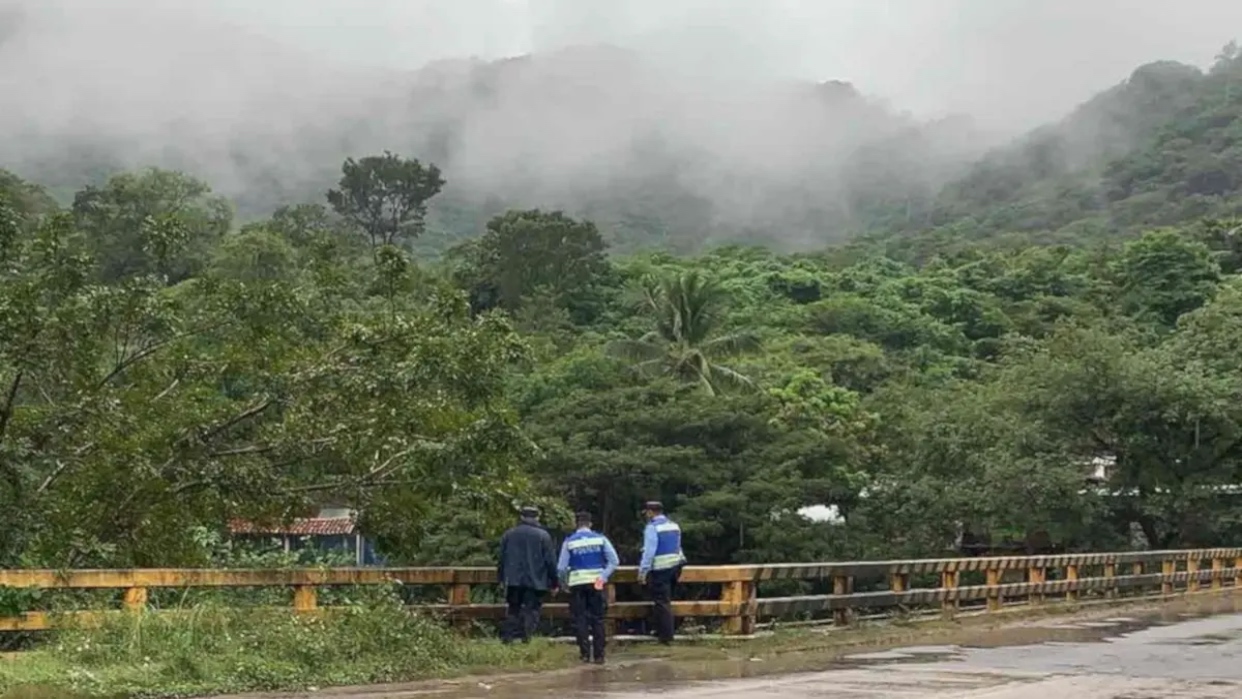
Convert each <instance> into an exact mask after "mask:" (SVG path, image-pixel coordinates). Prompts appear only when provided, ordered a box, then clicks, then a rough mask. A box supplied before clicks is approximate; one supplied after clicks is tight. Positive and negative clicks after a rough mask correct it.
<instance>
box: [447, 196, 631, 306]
mask: <svg viewBox="0 0 1242 699" xmlns="http://www.w3.org/2000/svg"><path fill="white" fill-rule="evenodd" d="M607 248H608V246H607V244H606V243H605V242H604V239H603V237H601V236H600V234H599V229H597V228H596V227H595V224H594V223H592V222H590V221H582V220H577V219H574V218H572V217H569V216H566V215H565V214H564V213H562V212H560V211H552V212H543V211H540V210H538V209H534V210H530V211H510V212H508V213H506V214H504V215H502V216H497V217H495V218H493V219H492V220H491V221H489V222H488V224H487V232H485V233H484V234H483V236H482V237H481V238H479V239H478V240H474V241H470V242H468V243H464V244H462V245H460V246H458V247H456V248H455V249H454V250H452V251H450V255H452V256H453V257H455V258H457V260H458V261H459V264H458V269H457V276H458V277H459V283H461V284H462V285H463V286H465V287H466V288H467V289H468V290H469V291H470V294H471V299H472V302H473V304H474V306H475V307H476V308H478V309H486V308H491V307H494V306H499V307H501V308H504V309H506V310H510V311H514V310H517V309H518V308H519V307H520V306H521V305H522V303H523V301H524V300H526V299H529V298H530V297H531V296H532V295H534V294H536V293H537V292H543V293H546V294H548V295H550V296H551V297H552V300H554V301H556V302H557V303H558V304H559V305H561V306H574V307H578V308H581V307H583V306H584V305H585V304H586V302H588V301H589V299H588V298H587V297H588V296H590V295H591V291H592V287H593V286H595V285H597V284H598V283H599V282H600V281H601V279H602V278H603V277H604V275H605V274H606V273H607V272H608V271H609V264H608V258H607V257H606V256H605V252H606V250H607Z"/></svg>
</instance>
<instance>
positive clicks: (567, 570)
mask: <svg viewBox="0 0 1242 699" xmlns="http://www.w3.org/2000/svg"><path fill="white" fill-rule="evenodd" d="M574 520H575V524H576V526H577V531H575V532H574V533H573V534H571V535H570V536H569V537H568V538H567V539H565V542H564V543H563V544H561V556H560V559H559V560H558V561H557V564H556V570H557V573H558V575H559V576H560V579H561V581H562V582H563V583H565V585H566V586H567V587H568V588H569V612H570V614H571V615H572V616H573V620H574V635H576V636H577V637H578V655H579V657H580V658H581V660H582V662H584V663H587V662H592V661H594V662H595V664H597V665H603V664H604V644H605V641H606V638H605V635H604V615H605V613H606V612H607V609H608V601H607V599H605V597H604V586H605V585H606V584H607V583H608V578H609V577H610V576H612V574H613V572H615V571H616V570H617V566H618V565H619V564H620V559H618V558H617V550H616V549H615V548H613V546H612V542H611V541H609V540H608V537H606V536H604V535H603V534H599V533H596V532H594V531H592V530H591V515H590V513H587V512H579V513H578V514H577V515H575V517H574Z"/></svg>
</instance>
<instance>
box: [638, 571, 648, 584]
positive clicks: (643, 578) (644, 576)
mask: <svg viewBox="0 0 1242 699" xmlns="http://www.w3.org/2000/svg"><path fill="white" fill-rule="evenodd" d="M638 584H639V585H646V584H647V574H646V573H643V574H641V575H639V576H638Z"/></svg>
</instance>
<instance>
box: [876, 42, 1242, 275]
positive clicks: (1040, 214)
mask: <svg viewBox="0 0 1242 699" xmlns="http://www.w3.org/2000/svg"><path fill="white" fill-rule="evenodd" d="M1239 212H1242V53H1240V52H1239V49H1238V47H1237V45H1236V44H1230V45H1229V46H1227V47H1225V49H1224V50H1223V51H1222V52H1221V54H1220V56H1219V57H1218V58H1217V61H1216V63H1215V64H1214V65H1213V66H1212V68H1211V69H1210V70H1208V71H1207V72H1203V71H1200V70H1199V69H1197V68H1194V67H1192V66H1187V65H1182V64H1179V63H1171V62H1158V63H1151V64H1148V65H1145V66H1142V67H1140V68H1139V69H1138V70H1136V71H1135V72H1134V74H1133V75H1132V76H1131V77H1130V78H1129V79H1128V80H1127V81H1126V82H1125V83H1123V84H1121V85H1118V86H1116V87H1114V88H1112V89H1110V90H1106V91H1104V92H1102V93H1100V94H1099V95H1097V96H1096V97H1095V98H1094V99H1092V100H1091V101H1089V102H1087V103H1086V104H1084V105H1082V106H1081V107H1079V108H1078V109H1077V110H1076V111H1075V112H1074V113H1073V114H1071V115H1069V116H1068V117H1066V118H1065V120H1063V121H1062V122H1061V123H1059V124H1053V125H1049V126H1047V127H1045V128H1042V129H1038V130H1036V131H1035V132H1033V133H1031V134H1028V135H1027V136H1025V137H1024V138H1022V139H1020V140H1019V141H1018V142H1016V143H1015V144H1013V145H1011V146H1009V147H1005V148H1000V149H997V150H994V151H992V152H990V153H989V154H987V155H986V156H985V157H983V158H982V159H981V160H980V161H979V162H978V163H976V164H974V165H973V166H972V167H971V168H970V171H969V172H968V173H967V174H966V175H965V176H964V177H962V178H961V179H959V180H957V181H955V182H953V183H951V184H949V185H948V186H947V187H945V188H944V190H943V191H941V193H940V195H939V196H938V197H937V199H936V201H935V203H934V204H933V205H932V206H931V207H930V208H928V209H927V210H925V215H924V216H922V217H920V218H918V219H915V220H911V221H910V222H909V223H908V224H906V225H903V226H898V227H893V228H890V229H889V230H890V231H892V230H900V231H902V232H903V233H904V234H906V235H908V236H909V237H910V238H911V240H910V241H909V242H908V244H909V245H910V246H911V247H913V248H914V249H916V250H917V248H918V247H920V246H921V245H929V244H930V245H931V246H932V248H934V247H935V245H937V244H940V243H942V242H943V241H945V240H948V239H975V240H977V239H980V238H995V237H996V236H998V235H1005V234H1018V237H1019V239H1021V240H1031V239H1034V240H1041V241H1057V242H1068V243H1081V242H1083V241H1085V240H1093V241H1099V240H1102V239H1107V238H1110V237H1115V236H1116V235H1117V234H1133V233H1135V232H1137V231H1141V230H1143V229H1145V228H1151V227H1153V226H1165V225H1174V224H1179V223H1182V222H1185V221H1191V220H1194V219H1197V218H1200V217H1204V216H1231V215H1236V214H1238V213H1239ZM929 230H930V233H929ZM932 240H935V241H937V242H936V243H931V242H930V241H932Z"/></svg>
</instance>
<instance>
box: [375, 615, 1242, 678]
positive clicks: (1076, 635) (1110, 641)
mask: <svg viewBox="0 0 1242 699" xmlns="http://www.w3.org/2000/svg"><path fill="white" fill-rule="evenodd" d="M1026 634H1027V636H1026V637H1027V638H1031V637H1038V636H1039V635H1040V634H1046V637H1047V638H1049V639H1053V640H1047V641H1044V642H1040V643H1034V644H1029V645H1027V644H1023V643H1022V642H1023V641H1024V640H1025V639H1023V638H1022V637H1021V636H1022V634H1019V635H1018V638H1016V641H1017V642H1018V643H1019V645H1005V643H1006V640H1005V638H1004V636H1005V635H1007V634H1001V637H998V638H996V639H995V640H994V641H985V643H995V645H994V646H993V647H964V646H941V647H922V648H906V649H900V650H895V651H887V652H883V653H869V654H859V655H853V656H847V657H845V658H843V659H839V660H837V661H835V662H834V663H833V664H834V665H835V667H832V668H829V669H823V670H817V671H802V672H799V671H796V669H795V670H793V671H791V672H790V673H789V674H784V673H785V669H784V668H781V667H779V666H778V667H772V668H765V667H764V665H766V664H767V663H761V662H751V663H749V666H751V667H746V668H738V667H732V668H725V667H720V666H716V667H711V666H708V667H698V668H696V667H694V666H693V664H690V666H687V667H676V666H673V665H669V666H666V667H646V668H635V669H632V670H629V671H627V670H624V669H617V670H614V671H609V670H606V669H605V670H599V671H595V672H585V673H581V674H580V675H578V676H577V677H575V678H574V679H573V680H572V681H568V682H565V683H562V684H561V685H560V686H558V687H556V688H555V689H554V688H551V687H548V688H542V691H540V690H541V688H539V687H537V686H520V685H518V686H513V687H506V686H492V687H477V686H476V687H473V688H469V689H467V688H458V689H457V690H455V691H452V692H450V693H441V692H437V693H435V694H432V695H430V696H434V697H436V699H442V698H443V699H448V698H449V697H451V698H452V699H475V698H480V699H481V698H483V697H488V698H490V699H518V697H540V696H543V697H562V698H565V699H638V698H640V697H661V698H663V699H777V698H779V699H818V698H821V697H822V698H824V699H828V698H829V697H831V698H832V699H882V698H883V699H888V698H904V697H935V698H944V699H955V698H958V697H961V698H963V699H1071V698H1072V699H1175V698H1177V697H1185V698H1187V699H1190V698H1191V697H1193V698H1194V699H1242V614H1225V615H1218V616H1211V617H1207V618H1191V619H1185V618H1183V619H1181V620H1177V619H1174V620H1169V619H1164V620H1153V619H1141V618H1140V619H1135V618H1120V617H1119V618H1112V619H1103V620H1099V621H1092V622H1080V623H1064V622H1062V623H1058V622H1055V621H1049V622H1046V623H1045V624H1043V625H1040V626H1036V627H1028V629H1027V630H1026ZM803 662H806V661H805V659H803ZM773 671H774V672H775V673H778V674H774V675H768V676H757V677H756V676H752V677H749V678H748V677H745V676H746V675H765V674H766V673H767V672H773ZM713 676H714V677H723V678H728V677H735V678H737V679H717V680H704V679H703V678H704V677H713ZM436 695H439V696H436ZM389 696H390V697H391V696H392V695H389ZM422 696H429V695H426V694H423V695H422ZM375 699H379V697H376V698H375ZM385 699H388V697H385Z"/></svg>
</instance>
